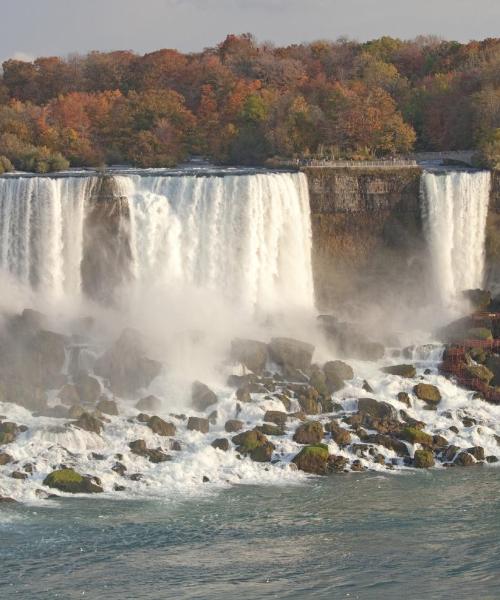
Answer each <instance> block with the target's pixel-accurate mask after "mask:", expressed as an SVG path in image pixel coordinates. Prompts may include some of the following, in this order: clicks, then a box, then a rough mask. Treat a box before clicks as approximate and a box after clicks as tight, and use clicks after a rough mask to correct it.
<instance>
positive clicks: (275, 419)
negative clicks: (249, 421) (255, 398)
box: [264, 410, 288, 427]
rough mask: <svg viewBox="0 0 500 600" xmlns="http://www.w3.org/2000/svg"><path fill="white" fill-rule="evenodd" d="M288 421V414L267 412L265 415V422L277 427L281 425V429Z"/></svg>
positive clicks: (276, 411)
mask: <svg viewBox="0 0 500 600" xmlns="http://www.w3.org/2000/svg"><path fill="white" fill-rule="evenodd" d="M287 419H288V414H287V413H286V412H282V411H280V410H267V411H266V414H265V415H264V421H268V422H269V423H274V424H275V425H279V426H280V427H284V426H285V424H286V421H287Z"/></svg>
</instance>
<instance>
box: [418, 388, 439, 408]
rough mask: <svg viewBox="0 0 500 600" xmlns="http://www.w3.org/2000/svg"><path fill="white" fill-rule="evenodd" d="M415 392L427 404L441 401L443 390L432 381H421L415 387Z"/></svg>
mask: <svg viewBox="0 0 500 600" xmlns="http://www.w3.org/2000/svg"><path fill="white" fill-rule="evenodd" d="M413 393H414V394H415V396H416V397H417V398H418V399H419V400H423V401H424V402H426V403H427V404H431V405H433V406H434V405H436V404H439V402H441V392H440V391H439V390H438V388H437V387H436V386H435V385H431V384H430V383H419V384H417V385H416V386H415V387H414V388H413Z"/></svg>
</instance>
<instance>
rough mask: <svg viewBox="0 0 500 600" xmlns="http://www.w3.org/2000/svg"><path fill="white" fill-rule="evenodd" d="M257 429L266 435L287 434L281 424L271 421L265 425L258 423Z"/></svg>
mask: <svg viewBox="0 0 500 600" xmlns="http://www.w3.org/2000/svg"><path fill="white" fill-rule="evenodd" d="M255 430H256V431H260V433H263V434H264V435H285V429H284V428H283V427H280V425H272V424H270V423H264V424H263V425H257V427H255Z"/></svg>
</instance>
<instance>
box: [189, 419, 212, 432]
mask: <svg viewBox="0 0 500 600" xmlns="http://www.w3.org/2000/svg"><path fill="white" fill-rule="evenodd" d="M187 428H188V430H189V431H199V432H200V433H208V431H209V429H210V424H209V421H208V419H202V418H200V417H189V419H188V422H187Z"/></svg>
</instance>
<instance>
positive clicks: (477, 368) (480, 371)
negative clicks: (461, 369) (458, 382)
mask: <svg viewBox="0 0 500 600" xmlns="http://www.w3.org/2000/svg"><path fill="white" fill-rule="evenodd" d="M465 372H466V373H467V374H468V375H470V376H471V377H472V378H473V379H480V380H481V381H484V383H486V384H488V385H489V383H490V381H491V380H492V379H493V377H495V374H494V373H492V372H491V371H490V370H489V369H488V367H485V366H484V365H468V366H466V367H465Z"/></svg>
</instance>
